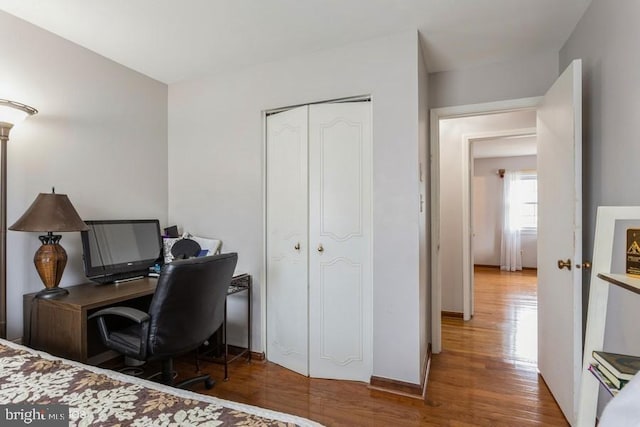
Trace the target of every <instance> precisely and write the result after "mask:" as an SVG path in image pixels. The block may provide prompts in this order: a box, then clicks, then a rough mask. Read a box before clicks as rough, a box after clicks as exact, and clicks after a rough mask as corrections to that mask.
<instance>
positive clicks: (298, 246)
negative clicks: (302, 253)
mask: <svg viewBox="0 0 640 427" xmlns="http://www.w3.org/2000/svg"><path fill="white" fill-rule="evenodd" d="M293 249H295V250H296V251H299V250H300V242H298V243H296V245H295V246H294V247H293Z"/></svg>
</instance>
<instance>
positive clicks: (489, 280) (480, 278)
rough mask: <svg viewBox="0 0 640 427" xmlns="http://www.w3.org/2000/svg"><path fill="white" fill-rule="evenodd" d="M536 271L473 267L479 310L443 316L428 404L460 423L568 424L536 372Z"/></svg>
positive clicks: (476, 300) (510, 424)
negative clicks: (465, 316)
mask: <svg viewBox="0 0 640 427" xmlns="http://www.w3.org/2000/svg"><path fill="white" fill-rule="evenodd" d="M536 288H537V278H536V272H535V270H524V271H522V272H501V271H500V270H498V269H497V268H486V267H476V269H475V314H474V316H473V318H472V319H471V320H470V321H468V322H464V321H463V320H462V319H461V318H451V317H443V319H442V347H443V351H442V352H441V353H440V354H438V355H434V357H433V362H432V367H431V374H430V376H429V390H428V392H427V402H428V404H431V405H437V406H440V407H445V408H447V410H448V411H449V412H450V413H451V414H456V415H455V416H454V418H455V419H456V420H459V421H461V422H462V424H467V423H468V424H471V425H476V424H479V425H492V426H495V425H505V426H507V425H509V426H515V425H518V426H522V425H545V426H547V425H568V423H567V421H566V420H565V418H564V416H563V414H562V412H561V411H560V408H559V407H558V405H557V404H556V402H555V400H554V399H553V397H552V395H551V393H550V392H549V390H548V388H547V386H546V385H545V383H544V381H543V380H542V379H541V377H540V376H539V375H538V373H537V368H536V360H537V298H536Z"/></svg>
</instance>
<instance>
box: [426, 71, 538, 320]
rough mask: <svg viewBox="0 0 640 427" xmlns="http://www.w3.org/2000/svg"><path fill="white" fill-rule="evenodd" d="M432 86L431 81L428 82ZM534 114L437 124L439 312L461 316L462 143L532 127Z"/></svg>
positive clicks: (493, 115) (508, 114)
mask: <svg viewBox="0 0 640 427" xmlns="http://www.w3.org/2000/svg"><path fill="white" fill-rule="evenodd" d="M430 83H431V82H430ZM535 123H536V113H535V111H520V112H513V113H501V114H491V115H485V116H475V117H465V118H456V119H445V120H441V121H440V259H441V263H442V266H443V267H442V269H441V270H442V272H441V281H442V310H443V311H451V312H458V313H462V311H463V299H462V273H463V271H462V238H463V236H462V203H463V193H462V190H463V182H462V178H463V171H462V165H463V144H464V143H465V139H464V137H465V136H471V135H474V134H475V135H477V134H484V133H486V132H489V131H496V132H497V131H505V130H510V129H525V128H531V127H535Z"/></svg>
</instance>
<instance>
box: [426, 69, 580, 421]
mask: <svg viewBox="0 0 640 427" xmlns="http://www.w3.org/2000/svg"><path fill="white" fill-rule="evenodd" d="M581 70H582V63H581V61H580V60H579V59H577V60H574V61H572V63H571V64H570V65H569V66H568V67H567V69H566V70H565V71H564V72H562V73H561V75H560V76H559V77H558V79H557V80H556V81H555V82H554V84H553V85H552V86H551V87H550V88H549V90H548V91H547V93H546V94H545V95H544V96H543V97H541V98H524V99H520V100H509V101H499V102H494V103H487V104H474V105H467V106H460V107H448V108H437V109H433V110H431V121H430V124H431V138H430V141H431V158H432V175H431V177H432V180H431V184H432V192H431V194H432V216H431V220H432V222H431V229H432V239H433V244H432V304H433V305H432V326H433V330H432V349H433V353H439V352H440V351H441V350H442V331H441V328H442V324H441V312H442V303H443V299H442V296H443V292H442V283H443V280H442V275H443V271H444V268H443V266H444V265H445V264H443V263H442V255H443V253H441V252H444V251H442V250H441V249H444V248H441V244H442V243H443V241H444V237H443V236H441V232H440V227H441V222H442V220H443V219H444V220H450V217H454V216H455V215H454V214H455V212H444V211H443V212H441V209H440V205H441V201H442V199H443V198H446V197H451V195H452V194H453V195H455V191H457V192H458V193H460V192H461V186H460V187H458V188H456V189H455V190H454V191H441V188H440V186H441V181H443V178H442V176H444V175H441V170H440V169H441V168H440V162H441V153H440V149H441V146H442V145H441V143H440V125H441V122H442V121H443V120H444V119H448V118H455V117H465V116H475V115H491V114H498V113H502V112H508V111H522V110H533V109H535V111H536V128H537V130H536V132H537V147H538V162H537V170H538V174H539V175H538V183H539V187H538V200H539V211H540V215H539V230H538V232H539V233H538V248H539V251H538V291H537V297H538V314H539V316H538V369H539V372H540V375H541V376H542V377H543V378H544V380H545V382H546V384H547V385H548V386H549V389H550V390H551V392H552V393H553V395H554V397H555V399H556V400H557V401H558V403H559V405H560V407H561V409H562V411H563V413H564V414H565V416H566V417H567V419H568V420H569V421H570V422H571V421H573V420H574V419H575V408H577V390H578V386H579V381H580V370H581V357H582V346H581V342H580V341H581V336H582V328H581V325H582V319H581V313H582V311H581V306H582V299H581V296H582V294H581V283H582V270H581V269H580V265H581V263H582V251H581V248H582V192H581V189H582V85H581V82H582V71H581ZM458 158H460V156H458ZM447 172H449V171H447ZM462 175H463V174H462V172H461V171H460V172H459V173H458V172H456V171H453V173H452V174H451V176H453V179H454V180H455V179H458V180H460V177H461V176H462ZM456 176H457V178H456ZM447 177H448V175H447ZM458 217H459V216H458ZM461 223H462V220H461V219H460V221H459V222H458V224H461ZM459 228H461V227H459ZM448 238H449V237H447V239H448ZM452 240H455V243H456V244H458V245H459V246H460V247H461V246H462V245H463V244H464V240H465V239H463V237H462V236H461V233H460V234H459V235H458V239H452ZM563 260H567V261H563ZM574 263H575V268H571V267H573V264H574ZM446 266H447V270H455V269H459V270H462V267H461V266H460V268H458V267H459V266H457V265H446Z"/></svg>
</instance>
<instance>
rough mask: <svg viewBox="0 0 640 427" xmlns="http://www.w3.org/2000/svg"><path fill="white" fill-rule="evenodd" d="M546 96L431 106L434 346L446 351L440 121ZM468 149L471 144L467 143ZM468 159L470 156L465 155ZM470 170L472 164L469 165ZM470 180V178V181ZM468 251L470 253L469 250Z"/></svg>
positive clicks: (519, 106)
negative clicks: (441, 242) (442, 271)
mask: <svg viewBox="0 0 640 427" xmlns="http://www.w3.org/2000/svg"><path fill="white" fill-rule="evenodd" d="M541 100H542V97H532V98H521V99H511V100H506V101H497V102H488V103H483V104H471V105H460V106H455V107H443V108H433V109H431V118H430V122H431V138H430V141H431V143H430V146H431V151H430V153H431V233H432V241H431V323H432V325H431V341H432V342H431V348H432V352H433V353H435V354H437V353H440V351H441V350H442V322H441V318H440V316H441V312H442V281H441V272H440V269H441V266H440V262H441V260H440V250H439V248H440V120H442V119H450V118H456V117H467V116H478V115H485V114H492V113H504V112H512V111H521V110H530V109H534V108H537V106H538V105H539V104H540V102H541ZM465 145H466V146H467V148H468V144H465ZM465 158H466V159H467V160H466V161H467V162H468V161H469V159H468V156H467V157H465ZM466 170H468V167H467V168H466ZM467 183H468V180H467ZM467 185H468V184H467ZM467 253H468V252H467Z"/></svg>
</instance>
